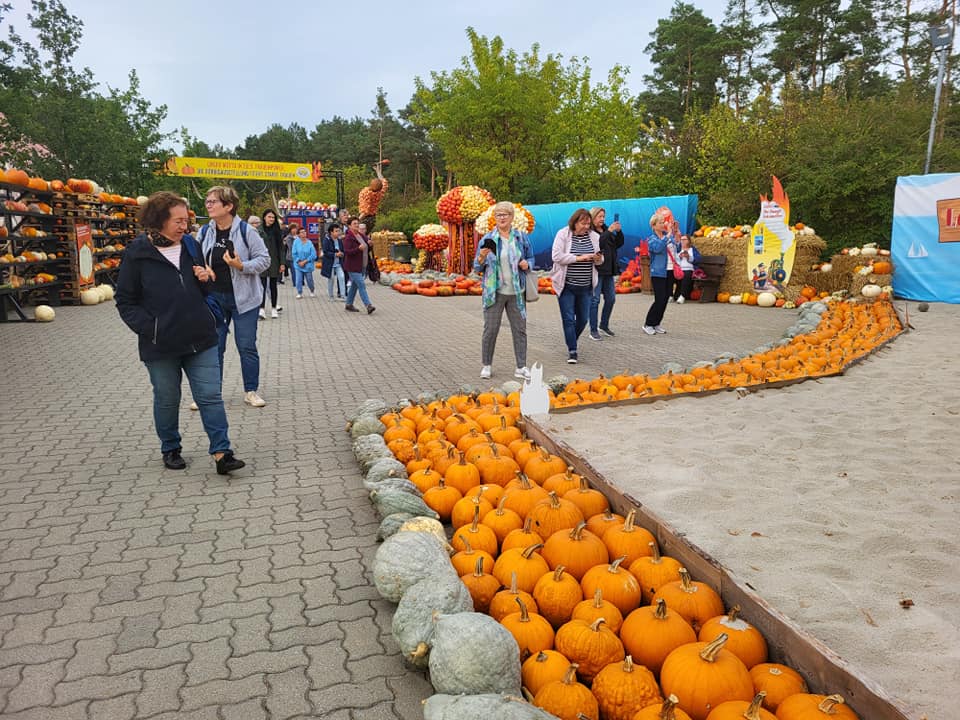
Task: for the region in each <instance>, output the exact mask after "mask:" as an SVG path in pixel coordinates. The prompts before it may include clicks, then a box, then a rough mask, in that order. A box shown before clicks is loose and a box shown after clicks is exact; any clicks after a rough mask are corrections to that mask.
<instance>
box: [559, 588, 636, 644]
mask: <svg viewBox="0 0 960 720" xmlns="http://www.w3.org/2000/svg"><path fill="white" fill-rule="evenodd" d="M600 618H603V619H604V621H605V622H606V623H607V627H609V628H610V629H611V630H613V631H614V632H615V633H618V634H619V632H620V628H621V627H622V626H623V614H622V613H621V612H620V610H619V609H618V608H617V606H616V605H614V604H613V603H611V602H607V601H606V600H604V599H603V590H601V589H600V588H597V590H596V592H595V593H594V594H593V597H592V598H590V599H588V600H581V601H580V602H578V603H577V604H576V606H575V607H574V608H573V612H571V613H570V619H571V620H583V621H584V622H587V623H593V622H594V621H596V620H598V619H600Z"/></svg>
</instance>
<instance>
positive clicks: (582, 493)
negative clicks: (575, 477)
mask: <svg viewBox="0 0 960 720" xmlns="http://www.w3.org/2000/svg"><path fill="white" fill-rule="evenodd" d="M557 494H558V495H560V497H562V498H563V499H564V500H569V501H570V502H572V503H573V504H574V505H576V506H577V507H578V508H580V512H581V513H583V517H584V518H588V517H592V516H594V515H599V514H600V513H602V512H604V511H605V510H609V509H610V503H608V502H607V497H606V495H604V494H603V493H602V492H600V491H599V490H594V489H593V488H591V487H590V484H589V483H588V482H587V479H586V478H584V477H581V478H580V487H578V488H577V489H576V490H568V491H567V492H565V493H557Z"/></svg>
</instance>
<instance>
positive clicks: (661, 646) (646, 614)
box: [620, 599, 697, 674]
mask: <svg viewBox="0 0 960 720" xmlns="http://www.w3.org/2000/svg"><path fill="white" fill-rule="evenodd" d="M620 639H621V640H622V641H623V646H624V648H626V651H627V652H628V653H630V655H632V656H633V658H634V660H636V662H638V663H640V664H641V665H644V666H646V667H648V668H650V670H652V671H653V672H654V673H657V674H659V673H660V668H661V667H662V666H663V661H664V660H666V659H667V656H668V655H669V654H670V653H672V652H673V651H674V650H676V649H677V648H678V647H680V646H681V645H687V644H689V643H693V642H696V641H697V634H696V633H695V632H694V631H693V628H692V627H690V623H688V622H687V621H686V620H684V619H683V617H682V616H681V615H680V614H679V613H676V612H672V611H670V610H668V609H667V603H666V602H664V600H662V599H660V600H658V601H657V602H656V605H655V606H653V607H651V606H648V605H645V606H643V607H639V608H637V609H636V610H634V611H633V612H632V613H630V614H629V615H627V617H626V618H625V619H624V621H623V625H622V626H621V627H620Z"/></svg>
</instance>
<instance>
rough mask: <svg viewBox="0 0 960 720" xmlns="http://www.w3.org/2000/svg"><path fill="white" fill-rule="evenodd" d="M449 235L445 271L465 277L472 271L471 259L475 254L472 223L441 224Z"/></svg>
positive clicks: (475, 242)
mask: <svg viewBox="0 0 960 720" xmlns="http://www.w3.org/2000/svg"><path fill="white" fill-rule="evenodd" d="M443 226H444V227H445V228H446V230H447V232H448V233H449V235H450V256H449V258H448V260H447V271H448V272H451V273H459V274H460V275H467V274H469V273H470V272H472V271H473V258H474V256H475V255H476V254H477V240H478V238H477V234H476V231H475V225H474V223H473V222H465V223H461V224H459V225H452V224H450V223H447V222H445V223H443Z"/></svg>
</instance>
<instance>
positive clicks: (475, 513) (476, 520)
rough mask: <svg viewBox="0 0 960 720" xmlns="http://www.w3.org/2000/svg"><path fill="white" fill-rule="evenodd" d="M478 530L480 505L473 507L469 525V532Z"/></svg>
mask: <svg viewBox="0 0 960 720" xmlns="http://www.w3.org/2000/svg"><path fill="white" fill-rule="evenodd" d="M460 457H461V458H462V457H463V453H460ZM479 530H480V503H477V504H476V505H474V506H473V522H472V523H470V530H469V532H472V533H476V532H479Z"/></svg>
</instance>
